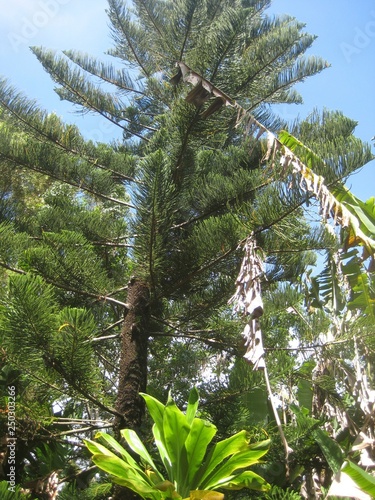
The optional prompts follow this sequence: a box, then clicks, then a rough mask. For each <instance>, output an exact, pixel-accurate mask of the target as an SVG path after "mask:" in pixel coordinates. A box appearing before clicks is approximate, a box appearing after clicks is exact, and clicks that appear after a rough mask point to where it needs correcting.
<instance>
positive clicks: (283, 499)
mask: <svg viewBox="0 0 375 500" xmlns="http://www.w3.org/2000/svg"><path fill="white" fill-rule="evenodd" d="M263 498H264V499H265V500H300V498H301V495H300V494H299V493H297V492H296V491H293V490H292V489H291V488H286V489H285V490H284V489H282V488H280V487H278V486H273V487H272V489H271V491H270V492H269V493H265V494H264V495H263Z"/></svg>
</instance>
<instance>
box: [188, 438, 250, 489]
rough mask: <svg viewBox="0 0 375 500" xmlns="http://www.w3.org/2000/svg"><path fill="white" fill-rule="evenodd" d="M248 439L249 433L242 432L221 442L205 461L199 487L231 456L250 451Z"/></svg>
mask: <svg viewBox="0 0 375 500" xmlns="http://www.w3.org/2000/svg"><path fill="white" fill-rule="evenodd" d="M248 446H249V445H248V439H247V432H246V431H240V432H238V433H237V434H234V435H233V436H231V437H229V438H228V439H224V440H223V441H219V442H218V443H216V444H215V446H214V447H213V448H212V450H211V452H210V453H209V455H208V457H207V459H206V460H205V464H204V466H203V468H202V470H201V475H200V478H199V483H198V485H202V484H203V482H204V481H205V479H206V478H207V477H208V476H209V475H210V474H211V473H212V472H213V471H214V469H215V468H216V467H217V466H218V465H219V464H221V463H222V461H223V460H225V459H226V458H227V457H229V456H230V455H233V454H234V453H238V452H240V451H244V450H247V449H248Z"/></svg>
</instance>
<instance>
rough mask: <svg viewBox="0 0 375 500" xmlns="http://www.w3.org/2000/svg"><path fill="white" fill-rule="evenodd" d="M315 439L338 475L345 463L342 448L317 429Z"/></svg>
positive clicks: (314, 434) (314, 432)
mask: <svg viewBox="0 0 375 500" xmlns="http://www.w3.org/2000/svg"><path fill="white" fill-rule="evenodd" d="M313 437H314V439H315V440H316V441H317V443H318V445H319V446H320V448H321V450H322V452H323V455H324V456H325V458H326V460H327V462H328V465H329V466H330V467H331V469H332V471H333V472H334V473H335V474H336V472H338V471H339V470H340V469H341V466H342V463H343V461H344V454H343V452H342V450H341V448H340V446H339V445H338V444H337V442H336V441H334V440H333V439H332V438H330V437H329V436H328V434H327V433H326V432H325V431H323V430H322V429H315V430H314V431H313Z"/></svg>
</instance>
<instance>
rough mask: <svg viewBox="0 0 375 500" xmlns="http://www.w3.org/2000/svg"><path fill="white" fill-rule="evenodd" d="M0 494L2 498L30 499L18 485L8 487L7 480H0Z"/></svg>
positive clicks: (7, 499)
mask: <svg viewBox="0 0 375 500" xmlns="http://www.w3.org/2000/svg"><path fill="white" fill-rule="evenodd" d="M0 495H1V498H2V500H31V496H30V495H28V494H26V493H23V492H22V491H21V488H20V487H19V486H13V487H12V489H10V487H9V482H8V481H0Z"/></svg>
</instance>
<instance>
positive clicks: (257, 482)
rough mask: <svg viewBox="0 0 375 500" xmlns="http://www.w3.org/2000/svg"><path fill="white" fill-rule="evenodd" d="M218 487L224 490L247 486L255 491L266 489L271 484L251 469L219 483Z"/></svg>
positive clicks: (239, 488)
mask: <svg viewBox="0 0 375 500" xmlns="http://www.w3.org/2000/svg"><path fill="white" fill-rule="evenodd" d="M220 488H224V489H226V490H241V489H242V488H249V489H251V490H255V491H268V490H269V489H270V488H271V485H270V484H268V483H267V481H266V480H265V479H263V478H262V477H260V476H259V475H258V474H256V473H255V472H252V471H249V470H248V471H245V472H242V473H241V474H239V475H238V476H235V477H234V478H233V479H230V480H229V481H228V482H227V483H222V484H220Z"/></svg>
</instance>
